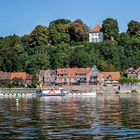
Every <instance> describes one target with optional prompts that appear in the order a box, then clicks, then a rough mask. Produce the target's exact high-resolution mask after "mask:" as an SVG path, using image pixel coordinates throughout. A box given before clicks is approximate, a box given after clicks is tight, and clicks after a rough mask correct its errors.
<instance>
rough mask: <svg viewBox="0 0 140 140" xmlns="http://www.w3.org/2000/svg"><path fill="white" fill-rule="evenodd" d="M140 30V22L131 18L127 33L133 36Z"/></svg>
mask: <svg viewBox="0 0 140 140" xmlns="http://www.w3.org/2000/svg"><path fill="white" fill-rule="evenodd" d="M138 32H140V22H138V21H134V20H131V21H130V22H129V23H128V29H127V33H128V34H129V35H131V36H132V35H136V34H137V33H138Z"/></svg>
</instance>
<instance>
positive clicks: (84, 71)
mask: <svg viewBox="0 0 140 140" xmlns="http://www.w3.org/2000/svg"><path fill="white" fill-rule="evenodd" d="M90 71H91V68H78V69H77V71H76V80H77V83H89V81H90Z"/></svg>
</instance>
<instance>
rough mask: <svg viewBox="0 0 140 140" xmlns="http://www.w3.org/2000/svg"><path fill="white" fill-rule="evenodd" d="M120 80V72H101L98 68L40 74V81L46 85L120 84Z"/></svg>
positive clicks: (62, 70)
mask: <svg viewBox="0 0 140 140" xmlns="http://www.w3.org/2000/svg"><path fill="white" fill-rule="evenodd" d="M119 80H120V73H119V72H100V71H99V70H98V69H97V67H96V66H94V67H92V68H59V69H57V70H42V71H40V74H39V81H40V82H42V83H43V84H44V85H60V84H61V85H64V84H67V85H74V84H107V83H108V84H109V83H110V84H119Z"/></svg>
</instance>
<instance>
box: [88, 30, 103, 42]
mask: <svg viewBox="0 0 140 140" xmlns="http://www.w3.org/2000/svg"><path fill="white" fill-rule="evenodd" d="M102 41H103V32H96V33H89V42H102Z"/></svg>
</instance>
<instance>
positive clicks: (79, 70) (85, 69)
mask: <svg viewBox="0 0 140 140" xmlns="http://www.w3.org/2000/svg"><path fill="white" fill-rule="evenodd" d="M90 71H91V68H78V69H77V71H76V73H85V74H87V73H89V72H90Z"/></svg>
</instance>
